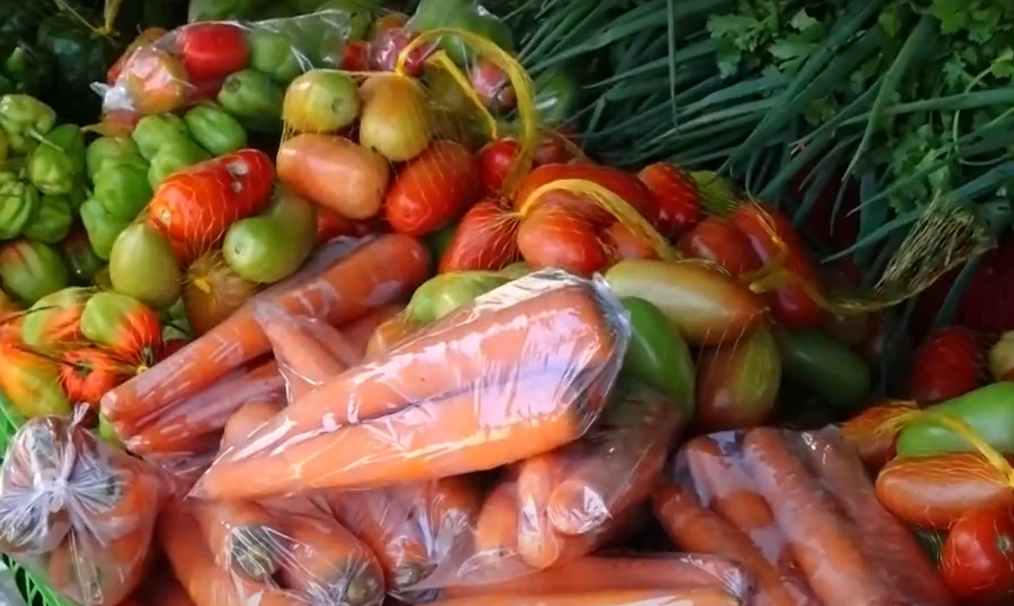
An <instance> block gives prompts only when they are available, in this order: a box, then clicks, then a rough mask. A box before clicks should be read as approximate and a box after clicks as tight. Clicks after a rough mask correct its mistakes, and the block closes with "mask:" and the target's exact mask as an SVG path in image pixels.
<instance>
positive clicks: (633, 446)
mask: <svg viewBox="0 0 1014 606" xmlns="http://www.w3.org/2000/svg"><path fill="white" fill-rule="evenodd" d="M604 416H605V418H604V419H603V420H602V422H601V424H602V425H603V426H604V428H603V429H602V430H600V431H597V432H595V433H594V434H593V435H591V436H588V437H586V438H585V440H586V441H589V442H591V444H592V447H591V449H585V451H584V452H583V453H581V455H578V458H577V461H576V463H575V465H574V466H573V469H572V470H571V471H569V472H568V473H566V474H564V477H563V478H561V480H560V481H559V483H558V484H556V486H555V487H554V488H553V490H552V494H551V495H550V497H549V501H548V503H547V506H546V507H547V514H548V516H549V520H550V522H551V523H552V525H553V528H554V529H555V531H556V532H560V533H563V534H565V535H581V534H585V533H588V532H592V531H594V530H597V529H600V528H601V527H602V526H603V525H605V524H606V523H607V522H608V521H609V520H610V519H611V518H613V517H614V516H615V515H616V514H617V512H621V511H625V510H626V509H628V508H629V507H631V506H632V505H634V504H637V503H640V502H642V501H644V500H645V499H647V498H648V497H649V496H650V495H651V491H652V490H653V489H654V488H655V484H656V482H657V480H658V478H659V476H660V475H661V473H662V467H663V465H664V463H665V459H666V456H667V455H668V453H669V444H670V441H671V440H672V438H673V435H674V434H675V432H676V430H677V428H678V427H679V426H680V425H682V424H683V422H684V420H685V415H684V414H683V413H682V411H681V409H680V407H679V406H678V405H677V404H676V402H674V401H672V400H671V399H670V398H668V397H665V396H663V395H662V394H660V393H658V392H656V391H653V390H650V389H646V388H641V387H637V388H634V389H633V390H631V391H628V392H627V393H623V394H621V395H620V396H617V398H616V399H615V400H614V401H613V402H612V404H611V406H610V407H609V408H607V409H606V413H605V415H604ZM561 450H562V451H569V450H572V448H571V447H569V446H568V447H564V448H563V449H561ZM568 454H569V453H568ZM563 456H567V454H564V455H563Z"/></svg>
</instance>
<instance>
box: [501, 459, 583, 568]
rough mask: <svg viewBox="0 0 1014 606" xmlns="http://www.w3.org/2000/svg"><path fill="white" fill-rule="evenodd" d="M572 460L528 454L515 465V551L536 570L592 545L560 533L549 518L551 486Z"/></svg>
mask: <svg viewBox="0 0 1014 606" xmlns="http://www.w3.org/2000/svg"><path fill="white" fill-rule="evenodd" d="M570 465H573V460H569V459H567V458H565V457H559V456H556V453H553V452H551V453H547V454H544V455H540V456H536V457H531V458H529V459H526V460H524V461H522V462H520V463H519V464H518V472H517V491H518V507H519V508H520V509H521V512H520V522H519V524H518V552H519V553H520V554H521V557H522V558H523V559H524V561H525V563H527V564H528V565H529V566H531V567H532V568H535V569H539V570H541V569H543V568H548V567H550V566H552V565H553V564H555V563H556V562H557V560H559V559H561V558H563V557H566V556H570V557H571V558H573V557H576V556H578V555H584V552H586V551H585V550H587V551H591V548H592V546H591V545H590V544H589V542H587V541H582V540H581V539H580V538H578V537H566V536H559V535H557V534H556V532H555V531H554V529H553V525H552V524H551V523H550V521H549V516H548V512H547V508H548V506H549V499H550V497H551V496H552V494H553V488H554V487H555V486H556V485H557V483H558V482H559V481H560V478H562V477H564V475H565V474H566V473H567V471H568V466H570Z"/></svg>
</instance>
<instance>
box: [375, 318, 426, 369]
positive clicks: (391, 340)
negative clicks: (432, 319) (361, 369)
mask: <svg viewBox="0 0 1014 606" xmlns="http://www.w3.org/2000/svg"><path fill="white" fill-rule="evenodd" d="M424 328H426V325H425V324H423V323H422V322H420V321H418V320H414V319H413V318H412V317H411V316H409V315H408V314H405V313H401V314H399V315H397V316H394V317H393V318H388V319H387V320H386V321H384V322H383V323H382V324H380V325H378V326H377V328H376V329H374V331H373V334H372V335H370V339H369V341H367V342H366V354H365V355H366V359H367V360H373V359H375V358H378V357H380V356H383V355H384V354H386V353H387V352H389V351H391V350H392V349H394V348H395V346H397V345H399V344H400V343H403V342H404V341H406V340H408V339H409V338H410V337H411V336H412V335H414V334H416V333H418V332H420V331H421V330H423V329H424Z"/></svg>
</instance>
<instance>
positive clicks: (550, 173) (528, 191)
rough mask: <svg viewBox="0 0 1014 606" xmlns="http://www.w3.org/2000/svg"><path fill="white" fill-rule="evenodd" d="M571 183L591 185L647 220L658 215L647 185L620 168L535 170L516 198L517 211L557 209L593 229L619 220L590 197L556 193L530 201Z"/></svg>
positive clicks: (583, 166) (557, 166)
mask: <svg viewBox="0 0 1014 606" xmlns="http://www.w3.org/2000/svg"><path fill="white" fill-rule="evenodd" d="M571 179H573V180H578V181H590V182H592V183H595V184H597V185H599V186H600V187H603V188H605V189H607V190H609V191H611V192H613V193H614V194H616V195H617V196H618V197H619V198H621V199H622V200H623V201H625V202H626V203H627V204H629V205H630V206H631V207H633V209H634V210H636V211H637V212H639V213H640V214H641V215H642V216H644V217H650V216H652V215H653V214H654V212H653V209H652V200H651V192H649V191H648V188H647V187H646V186H645V185H644V183H641V182H640V181H639V180H638V179H637V178H636V177H635V176H633V175H631V174H629V173H626V172H624V171H622V170H620V169H618V168H613V167H610V166H600V165H597V164H544V165H542V166H539V167H537V168H535V169H534V170H533V171H532V172H530V173H529V174H528V176H527V177H525V179H524V181H523V182H522V183H521V187H520V188H519V189H518V191H517V193H516V194H515V196H514V208H515V209H516V210H518V211H520V210H522V209H523V208H526V210H527V212H531V211H532V210H533V209H534V208H535V207H536V206H555V207H559V208H563V209H566V210H567V211H569V212H570V214H573V215H579V216H581V217H583V218H584V219H586V220H587V221H590V222H591V223H592V225H593V226H601V227H605V226H607V225H610V224H611V223H612V222H613V221H614V220H615V217H614V216H613V214H612V213H610V212H609V210H608V209H606V208H603V207H602V206H601V205H600V204H597V203H596V202H595V201H594V200H591V199H589V198H587V197H586V196H582V195H578V194H574V193H571V192H568V191H564V190H556V191H550V192H547V193H545V194H542V195H541V196H540V197H539V200H535V201H531V200H529V198H531V196H532V194H533V193H535V191H536V190H537V189H539V188H541V187H542V186H544V185H547V184H549V183H552V182H553V181H563V180H571Z"/></svg>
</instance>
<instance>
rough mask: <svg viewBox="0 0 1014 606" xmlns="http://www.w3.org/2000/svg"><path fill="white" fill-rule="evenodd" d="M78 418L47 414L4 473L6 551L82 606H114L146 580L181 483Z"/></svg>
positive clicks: (0, 544)
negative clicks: (159, 528) (170, 498)
mask: <svg viewBox="0 0 1014 606" xmlns="http://www.w3.org/2000/svg"><path fill="white" fill-rule="evenodd" d="M79 422H80V418H78V419H74V420H68V419H61V418H58V417H38V418H36V419H32V420H31V421H28V422H27V423H26V424H25V425H23V426H22V427H21V428H20V429H19V430H18V432H17V433H16V434H15V436H14V437H13V439H12V440H11V443H10V445H9V447H8V451H7V455H6V458H5V460H4V464H3V467H2V470H0V533H2V534H0V548H2V549H3V551H4V553H6V554H8V555H9V556H11V557H12V558H13V559H14V560H16V561H17V562H18V563H19V564H21V565H23V566H26V567H28V568H29V569H31V570H33V571H35V572H37V573H39V574H41V576H42V578H44V579H45V580H46V582H47V583H48V584H49V586H50V587H52V588H53V589H54V590H56V591H57V592H59V593H60V594H61V595H62V596H63V597H65V598H66V599H68V600H70V601H71V602H73V603H75V604H80V605H82V606H114V605H115V604H117V603H119V602H120V601H121V600H123V599H124V598H125V597H126V596H127V595H129V594H130V593H131V591H133V589H134V588H135V587H136V586H137V584H138V583H139V582H140V581H141V579H142V577H143V575H144V572H145V567H146V564H147V563H148V560H149V556H150V554H151V551H150V549H149V545H150V542H151V537H152V531H153V529H154V525H155V518H156V516H157V512H158V510H159V507H160V505H161V503H162V501H163V500H164V499H165V498H166V496H167V495H168V494H169V492H170V490H171V489H173V487H172V486H170V485H168V484H167V483H166V479H165V478H164V477H162V476H161V475H160V474H159V473H158V472H157V471H156V470H155V469H154V468H153V467H150V466H148V465H147V464H145V463H144V462H142V461H140V460H138V459H135V458H133V457H130V456H129V455H127V454H126V453H124V452H122V451H120V450H116V449H114V448H112V447H110V446H107V445H106V444H104V443H102V442H99V441H98V440H97V439H96V438H95V437H94V436H93V435H92V434H91V433H89V432H88V430H87V429H85V428H84V427H83V426H82V425H80V424H79Z"/></svg>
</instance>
